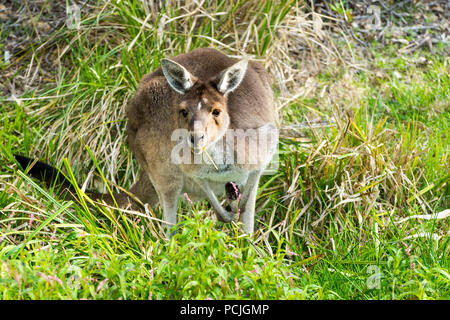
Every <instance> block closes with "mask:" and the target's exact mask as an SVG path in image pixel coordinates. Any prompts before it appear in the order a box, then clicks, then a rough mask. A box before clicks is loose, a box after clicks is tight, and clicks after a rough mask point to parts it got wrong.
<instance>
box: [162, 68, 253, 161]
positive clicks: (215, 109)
mask: <svg viewBox="0 0 450 320" xmlns="http://www.w3.org/2000/svg"><path fill="white" fill-rule="evenodd" d="M161 68H162V71H163V73H164V76H165V78H166V80H167V83H168V84H169V85H170V87H172V89H173V90H175V91H176V92H177V93H179V95H178V99H177V100H176V101H177V102H176V104H177V106H176V108H175V110H177V114H176V117H177V118H178V123H179V127H180V128H183V129H186V130H187V133H188V134H187V136H186V138H187V140H188V143H189V144H190V145H191V147H192V148H193V150H194V152H195V153H201V152H202V151H203V150H205V148H207V147H208V146H209V145H212V144H214V143H215V142H217V141H218V140H219V139H220V138H221V137H223V135H224V134H225V132H226V130H227V129H228V127H229V124H230V116H229V114H228V107H227V95H228V93H230V92H231V91H233V90H234V89H236V88H237V87H238V86H239V84H240V83H241V81H242V79H243V78H244V75H245V72H246V70H247V60H241V61H239V62H237V63H236V64H234V65H232V66H231V67H229V68H227V69H225V70H223V71H222V72H220V73H219V74H218V75H216V76H214V77H212V78H210V79H209V80H207V81H201V80H200V79H198V78H197V77H195V76H194V75H192V74H191V73H190V72H189V71H188V70H186V68H184V67H183V66H182V65H180V64H178V63H176V62H174V61H172V60H168V59H163V60H162V61H161Z"/></svg>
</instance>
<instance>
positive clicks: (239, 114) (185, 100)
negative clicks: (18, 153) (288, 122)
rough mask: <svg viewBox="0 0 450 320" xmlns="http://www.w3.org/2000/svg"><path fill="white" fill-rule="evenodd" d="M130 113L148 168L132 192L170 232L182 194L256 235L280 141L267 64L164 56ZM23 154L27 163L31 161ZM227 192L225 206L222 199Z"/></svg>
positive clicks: (121, 199)
mask: <svg viewBox="0 0 450 320" xmlns="http://www.w3.org/2000/svg"><path fill="white" fill-rule="evenodd" d="M126 114H127V117H128V123H127V144H128V145H129V148H130V149H131V151H132V153H133V154H134V156H135V157H136V158H137V160H138V163H139V164H140V166H141V168H142V170H141V174H140V178H139V180H138V181H137V182H136V183H135V184H134V185H133V186H132V187H131V189H130V193H131V194H133V195H134V196H136V197H137V198H138V199H140V200H141V201H142V202H143V203H148V204H149V205H150V206H151V207H154V206H156V205H158V204H159V205H160V206H161V207H162V210H163V220H164V221H165V222H166V232H167V236H169V237H170V235H171V230H172V227H173V226H174V225H175V224H176V222H177V208H178V202H179V200H180V199H182V198H183V195H186V196H187V197H188V198H189V199H191V200H192V201H198V200H203V199H207V200H208V201H209V202H210V204H211V206H212V207H213V209H214V211H215V212H216V214H217V217H218V219H219V220H221V221H224V222H231V221H236V220H239V221H240V222H242V223H243V228H244V232H246V233H248V234H251V233H253V231H254V214H255V201H256V195H257V190H258V184H259V180H260V176H261V174H262V172H263V170H264V169H265V168H266V166H267V164H268V163H269V162H270V160H271V159H272V156H273V154H274V152H275V149H276V146H277V144H278V130H277V128H276V122H277V120H278V119H277V112H276V108H275V105H274V101H273V92H272V88H271V81H270V78H269V76H268V74H267V73H266V71H265V70H264V68H263V67H262V66H261V65H259V64H258V63H256V62H253V61H248V60H247V59H243V60H240V61H235V60H234V59H232V58H230V57H228V56H227V55H225V54H223V53H221V52H219V51H217V50H215V49H212V48H200V49H195V50H193V51H191V52H188V53H185V54H180V55H178V56H175V57H173V58H171V59H163V60H162V61H161V66H160V67H159V68H157V69H156V70H155V71H153V72H152V73H149V74H147V75H145V76H144V77H143V79H142V81H141V82H140V84H139V87H138V90H137V92H136V93H135V95H134V97H133V98H132V99H131V101H130V103H129V104H128V105H127V107H126ZM260 141H263V142H264V143H262V144H261V143H259V142H260ZM257 145H258V148H255V146H257ZM16 158H17V157H16ZM17 159H18V160H19V162H21V164H22V166H23V164H26V163H27V161H28V160H29V159H28V160H27V161H25V160H26V159H27V158H23V159H19V158H17ZM24 159H25V160H24ZM32 174H33V172H32ZM240 190H242V193H240ZM224 191H226V194H227V195H228V198H229V202H230V203H229V205H228V207H227V208H226V209H224V208H223V207H222V206H221V204H220V202H219V200H218V199H217V196H219V195H223V194H224ZM233 191H235V192H236V194H235V195H234V196H233ZM238 193H239V197H237V195H238ZM90 195H91V196H93V198H96V199H103V200H104V201H105V202H107V203H109V204H112V203H114V201H113V200H114V199H112V197H111V196H110V195H101V194H97V193H90ZM113 197H114V198H115V203H117V205H118V206H126V205H129V204H132V205H133V203H134V201H133V200H132V199H131V198H130V196H129V195H128V194H126V193H119V194H116V195H113Z"/></svg>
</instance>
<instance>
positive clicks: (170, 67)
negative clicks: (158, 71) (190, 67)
mask: <svg viewBox="0 0 450 320" xmlns="http://www.w3.org/2000/svg"><path fill="white" fill-rule="evenodd" d="M161 68H162V71H163V73H164V77H166V80H167V82H168V83H169V85H170V86H171V87H172V88H173V89H174V90H175V91H176V92H178V93H181V94H184V93H186V91H188V90H189V89H190V88H192V86H193V85H194V81H195V80H196V78H195V77H194V76H193V75H191V74H190V73H189V71H187V70H186V68H184V67H183V66H182V65H181V64H178V63H176V62H175V61H172V60H169V59H162V60H161Z"/></svg>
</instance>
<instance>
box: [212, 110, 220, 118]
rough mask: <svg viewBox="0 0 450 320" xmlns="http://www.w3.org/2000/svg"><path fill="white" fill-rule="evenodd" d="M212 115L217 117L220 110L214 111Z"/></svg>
mask: <svg viewBox="0 0 450 320" xmlns="http://www.w3.org/2000/svg"><path fill="white" fill-rule="evenodd" d="M212 114H213V116H215V117H217V116H219V114H220V110H219V109H214V110H213V112H212Z"/></svg>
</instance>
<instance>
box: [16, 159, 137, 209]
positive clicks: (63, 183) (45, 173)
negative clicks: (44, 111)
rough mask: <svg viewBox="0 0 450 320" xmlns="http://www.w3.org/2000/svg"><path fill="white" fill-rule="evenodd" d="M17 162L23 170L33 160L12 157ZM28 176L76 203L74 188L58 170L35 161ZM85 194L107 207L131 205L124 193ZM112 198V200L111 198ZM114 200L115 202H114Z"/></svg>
mask: <svg viewBox="0 0 450 320" xmlns="http://www.w3.org/2000/svg"><path fill="white" fill-rule="evenodd" d="M14 158H16V160H17V162H18V163H19V164H20V165H21V167H22V168H23V169H26V168H28V167H30V166H31V165H32V164H33V162H35V160H33V159H30V158H27V157H24V156H20V155H14ZM28 174H29V175H30V176H32V177H34V178H37V179H39V180H41V181H44V182H45V183H46V184H47V186H51V185H53V184H55V186H56V187H58V189H59V194H60V195H61V196H62V197H63V198H64V199H65V200H75V201H78V200H77V199H76V198H75V197H74V195H75V194H76V192H75V188H74V187H73V186H72V184H71V183H70V181H69V180H68V179H67V178H66V177H65V176H64V175H63V174H62V173H61V172H59V170H58V169H56V168H54V167H52V166H50V165H48V164H46V163H44V162H41V161H36V162H35V164H34V165H33V166H32V167H31V168H30V169H29V170H28ZM86 194H87V195H88V196H89V197H90V198H91V199H92V200H99V201H102V200H103V201H105V202H106V203H107V204H108V205H111V206H115V205H116V203H117V205H118V206H119V207H125V206H127V205H128V204H130V203H131V201H132V199H131V197H129V195H127V194H126V193H123V192H121V193H116V194H113V196H111V195H110V194H103V193H99V192H95V191H90V190H87V191H86ZM113 197H114V198H113ZM114 200H115V201H114Z"/></svg>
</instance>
